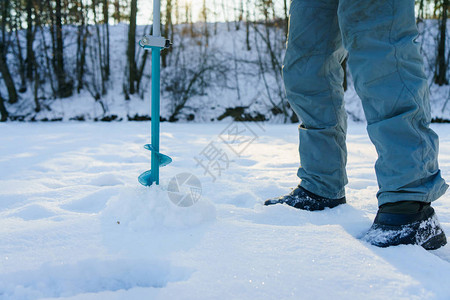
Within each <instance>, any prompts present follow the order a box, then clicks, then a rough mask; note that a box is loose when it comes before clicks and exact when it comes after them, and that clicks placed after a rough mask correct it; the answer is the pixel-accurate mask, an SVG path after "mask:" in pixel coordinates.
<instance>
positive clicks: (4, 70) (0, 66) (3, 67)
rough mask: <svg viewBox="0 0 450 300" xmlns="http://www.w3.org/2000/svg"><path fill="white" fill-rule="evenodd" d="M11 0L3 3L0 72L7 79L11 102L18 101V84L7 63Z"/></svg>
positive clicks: (6, 83)
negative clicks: (7, 24)
mask: <svg viewBox="0 0 450 300" xmlns="http://www.w3.org/2000/svg"><path fill="white" fill-rule="evenodd" d="M8 6H9V1H4V3H3V5H2V23H1V26H2V40H1V41H0V73H1V74H2V77H3V80H4V81H5V85H6V88H7V89H8V95H9V103H16V102H17V101H18V97H17V91H16V86H15V85H14V81H13V79H12V77H11V73H10V72H9V68H8V65H7V64H6V52H7V44H6V42H7V41H6V22H7V20H8V18H9V16H8V12H9V7H8Z"/></svg>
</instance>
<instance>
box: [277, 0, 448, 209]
mask: <svg viewBox="0 0 450 300" xmlns="http://www.w3.org/2000/svg"><path fill="white" fill-rule="evenodd" d="M417 34H418V31H417V27H416V24H415V17H414V0H292V2H291V8H290V24H289V38H288V46H287V51H286V56H285V61H284V66H283V76H284V82H285V87H286V93H287V98H288V101H289V103H290V104H291V106H292V108H293V109H294V111H295V112H296V113H297V115H298V117H299V119H300V121H301V125H300V127H299V135H300V146H299V152H300V162H301V166H300V168H299V170H298V176H299V177H300V179H301V183H300V185H301V186H302V187H304V188H305V189H307V190H308V191H311V192H312V193H315V194H318V195H320V196H323V197H327V198H340V197H343V196H344V186H345V185H346V184H347V174H346V171H345V166H346V161H347V150H346V144H345V137H346V129H347V116H346V113H345V110H344V103H343V94H344V91H343V88H342V83H343V70H342V68H341V62H342V60H343V59H344V58H345V56H346V55H347V53H348V66H349V68H350V71H351V74H352V76H353V79H354V84H355V88H356V91H357V93H358V95H359V97H360V98H361V100H362V104H363V108H364V113H365V115H366V119H367V123H368V125H367V130H368V133H369V137H370V139H371V141H372V142H373V144H374V145H375V147H376V150H377V153H378V160H377V162H376V165H375V170H376V174H377V179H378V185H379V192H378V193H377V198H378V204H379V205H382V204H384V203H389V202H397V201H404V200H414V201H423V202H431V201H434V200H436V199H437V198H439V197H440V196H442V195H443V194H444V193H445V191H446V190H447V187H448V186H447V185H446V183H445V181H444V180H443V179H442V177H441V173H440V170H439V167H438V161H437V156H438V143H439V142H438V136H437V135H436V133H435V132H434V131H433V130H431V129H430V128H429V124H430V105H429V95H428V88H427V79H426V77H425V74H424V70H423V59H422V57H421V55H420V52H419V47H418V45H417V43H416V42H415V40H414V39H415V38H416V36H417Z"/></svg>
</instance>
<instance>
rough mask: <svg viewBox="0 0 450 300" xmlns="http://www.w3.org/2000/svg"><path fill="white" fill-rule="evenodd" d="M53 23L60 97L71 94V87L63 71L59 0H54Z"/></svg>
mask: <svg viewBox="0 0 450 300" xmlns="http://www.w3.org/2000/svg"><path fill="white" fill-rule="evenodd" d="M55 2H56V7H55V23H56V24H55V25H56V49H55V53H54V55H55V73H56V74H55V75H56V79H57V81H58V94H59V97H61V98H66V97H69V96H71V95H72V87H71V85H70V84H68V83H67V82H66V73H65V71H64V43H63V30H62V14H61V0H55Z"/></svg>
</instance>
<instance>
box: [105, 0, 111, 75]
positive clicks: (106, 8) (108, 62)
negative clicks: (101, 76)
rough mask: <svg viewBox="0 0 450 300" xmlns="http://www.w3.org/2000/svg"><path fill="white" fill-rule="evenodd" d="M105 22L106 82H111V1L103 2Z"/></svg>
mask: <svg viewBox="0 0 450 300" xmlns="http://www.w3.org/2000/svg"><path fill="white" fill-rule="evenodd" d="M103 22H104V26H105V29H106V36H105V38H106V43H105V51H104V52H105V80H106V81H108V80H109V75H110V53H109V48H110V47H109V0H103Z"/></svg>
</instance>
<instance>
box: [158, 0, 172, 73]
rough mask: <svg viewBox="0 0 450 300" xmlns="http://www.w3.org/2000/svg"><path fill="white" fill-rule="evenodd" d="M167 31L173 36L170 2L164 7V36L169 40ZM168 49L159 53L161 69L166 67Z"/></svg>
mask: <svg viewBox="0 0 450 300" xmlns="http://www.w3.org/2000/svg"><path fill="white" fill-rule="evenodd" d="M169 29H171V31H172V34H173V26H172V0H167V5H166V22H165V24H164V35H165V36H166V37H167V38H169ZM169 50H170V49H164V50H163V51H161V59H162V66H163V68H165V67H167V55H168V54H169Z"/></svg>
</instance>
